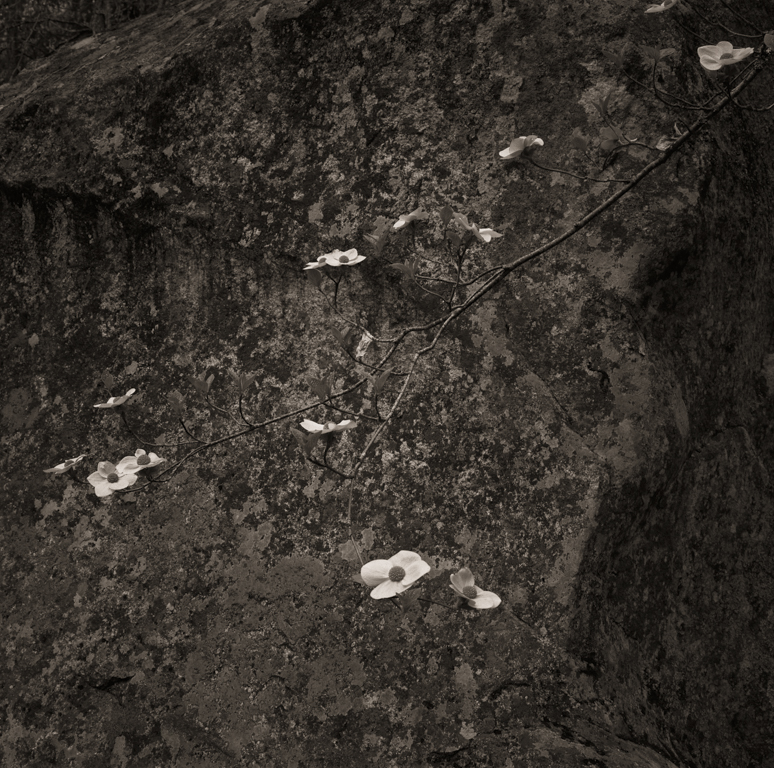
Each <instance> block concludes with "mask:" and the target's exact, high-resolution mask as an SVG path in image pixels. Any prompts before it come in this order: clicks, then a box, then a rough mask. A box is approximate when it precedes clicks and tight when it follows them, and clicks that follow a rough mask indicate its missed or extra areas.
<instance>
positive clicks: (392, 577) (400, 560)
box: [360, 549, 430, 600]
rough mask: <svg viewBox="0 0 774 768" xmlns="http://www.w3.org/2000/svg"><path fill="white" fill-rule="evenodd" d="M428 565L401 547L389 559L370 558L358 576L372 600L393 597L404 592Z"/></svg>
mask: <svg viewBox="0 0 774 768" xmlns="http://www.w3.org/2000/svg"><path fill="white" fill-rule="evenodd" d="M429 570H430V566H429V565H428V564H427V563H426V562H425V561H424V560H423V559H422V558H421V557H420V556H419V555H418V554H417V553H416V552H408V551H407V550H405V549H402V550H401V551H400V552H398V554H397V555H393V556H392V557H391V558H390V559H389V560H372V561H371V562H370V563H366V564H365V565H364V566H363V567H362V568H361V569H360V577H361V578H362V579H363V581H364V582H365V583H366V585H367V586H369V587H374V589H372V590H371V597H373V598H374V600H381V599H383V598H385V597H395V595H399V594H400V593H401V592H405V591H406V590H407V589H408V588H409V587H410V586H411V585H412V584H413V583H414V582H415V581H416V580H417V579H419V578H421V577H422V576H424V575H425V574H426V573H428V571H429Z"/></svg>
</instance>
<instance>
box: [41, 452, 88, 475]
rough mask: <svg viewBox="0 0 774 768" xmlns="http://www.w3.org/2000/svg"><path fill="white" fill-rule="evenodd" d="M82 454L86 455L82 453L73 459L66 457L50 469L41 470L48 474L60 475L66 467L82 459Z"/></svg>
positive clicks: (65, 470)
mask: <svg viewBox="0 0 774 768" xmlns="http://www.w3.org/2000/svg"><path fill="white" fill-rule="evenodd" d="M84 456H86V454H85V453H82V454H81V455H80V456H76V457H75V458H74V459H67V461H63V462H62V463H61V464H57V465H56V466H55V467H51V469H44V470H43V471H44V472H47V473H48V474H50V475H61V474H62V472H67V470H68V469H71V468H72V467H74V466H75V465H76V464H78V463H79V462H81V461H83V458H84Z"/></svg>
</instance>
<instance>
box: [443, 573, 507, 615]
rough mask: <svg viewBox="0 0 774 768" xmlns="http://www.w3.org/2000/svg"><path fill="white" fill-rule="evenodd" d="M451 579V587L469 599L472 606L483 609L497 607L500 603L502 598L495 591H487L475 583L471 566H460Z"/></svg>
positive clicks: (465, 598) (462, 596)
mask: <svg viewBox="0 0 774 768" xmlns="http://www.w3.org/2000/svg"><path fill="white" fill-rule="evenodd" d="M449 579H450V581H451V588H452V589H453V590H454V591H455V592H456V593H457V594H458V595H459V596H460V597H461V598H463V599H464V600H467V602H468V605H469V606H470V607H471V608H476V609H477V610H479V611H481V610H484V609H486V608H497V606H498V605H500V602H501V601H500V598H499V597H498V596H497V595H496V594H495V593H494V592H485V591H484V590H483V589H481V588H480V587H477V586H476V585H475V579H474V578H473V574H472V573H471V572H470V569H469V568H460V569H459V571H457V573H453V574H452V575H451V576H450V577H449Z"/></svg>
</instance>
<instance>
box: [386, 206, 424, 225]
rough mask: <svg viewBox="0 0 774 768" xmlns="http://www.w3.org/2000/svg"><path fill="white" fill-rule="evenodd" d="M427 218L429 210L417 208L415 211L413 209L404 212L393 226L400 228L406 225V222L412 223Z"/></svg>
mask: <svg viewBox="0 0 774 768" xmlns="http://www.w3.org/2000/svg"><path fill="white" fill-rule="evenodd" d="M426 218H427V212H426V211H424V210H423V209H422V208H417V209H416V210H415V211H411V213H404V214H403V215H402V216H400V217H399V218H398V220H397V221H396V222H395V223H394V224H393V225H392V228H393V229H400V228H401V227H405V226H406V224H410V223H411V222H412V221H422V220H424V219H426Z"/></svg>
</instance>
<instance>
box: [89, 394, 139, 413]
mask: <svg viewBox="0 0 774 768" xmlns="http://www.w3.org/2000/svg"><path fill="white" fill-rule="evenodd" d="M136 391H137V390H136V389H130V390H129V391H128V392H127V393H126V394H125V395H121V396H120V397H110V398H108V401H107V402H106V403H97V404H96V405H95V406H94V407H95V408H117V407H118V406H119V405H123V404H124V403H125V402H126V401H127V400H128V399H129V398H130V397H131V396H132V395H133V394H134V393H135V392H136Z"/></svg>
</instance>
